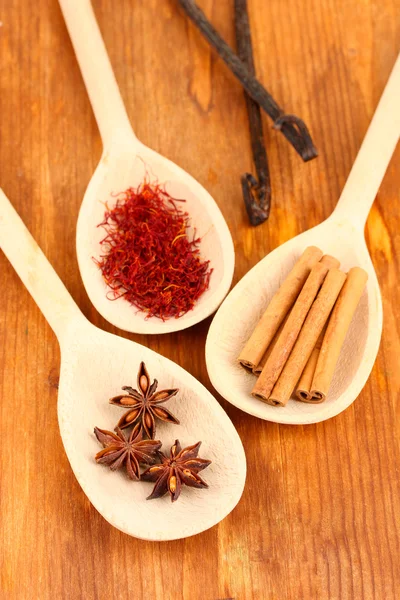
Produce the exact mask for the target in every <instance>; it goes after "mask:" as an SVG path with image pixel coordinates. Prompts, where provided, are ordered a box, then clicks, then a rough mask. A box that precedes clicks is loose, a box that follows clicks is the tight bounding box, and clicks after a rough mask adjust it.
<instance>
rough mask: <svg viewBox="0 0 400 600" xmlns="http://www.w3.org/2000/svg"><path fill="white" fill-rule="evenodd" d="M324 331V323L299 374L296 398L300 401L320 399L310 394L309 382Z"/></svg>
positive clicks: (310, 401)
mask: <svg viewBox="0 0 400 600" xmlns="http://www.w3.org/2000/svg"><path fill="white" fill-rule="evenodd" d="M325 332H326V325H325V327H324V328H323V330H322V331H321V333H320V335H319V338H318V340H317V343H316V344H315V346H314V348H313V351H312V352H311V355H310V358H309V359H308V361H307V364H306V366H305V367H304V370H303V372H302V374H301V377H300V379H299V381H298V382H297V385H296V393H295V396H296V400H301V402H309V403H313V402H314V403H317V402H321V400H317V398H313V397H312V395H311V384H312V380H313V377H314V373H315V367H316V366H317V362H318V356H319V353H320V350H321V346H322V341H323V339H324V335H325Z"/></svg>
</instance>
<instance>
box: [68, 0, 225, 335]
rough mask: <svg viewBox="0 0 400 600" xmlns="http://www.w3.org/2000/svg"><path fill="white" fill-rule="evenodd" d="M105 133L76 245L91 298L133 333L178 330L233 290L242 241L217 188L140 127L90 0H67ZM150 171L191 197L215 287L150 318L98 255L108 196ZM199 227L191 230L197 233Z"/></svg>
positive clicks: (72, 31)
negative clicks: (237, 242) (168, 314)
mask: <svg viewBox="0 0 400 600" xmlns="http://www.w3.org/2000/svg"><path fill="white" fill-rule="evenodd" d="M59 3H60V6H61V9H62V12H63V15H64V18H65V22H66V24H67V28H68V31H69V34H70V37H71V40H72V43H73V46H74V49H75V53H76V57H77V60H78V63H79V66H80V68H81V71H82V75H83V79H84V81H85V85H86V88H87V91H88V94H89V98H90V101H91V104H92V107H93V111H94V113H95V117H96V120H97V123H98V126H99V129H100V133H101V137H102V140H103V147H104V151H103V155H102V158H101V160H100V163H99V165H98V167H97V169H96V171H95V173H94V175H93V177H92V179H91V181H90V183H89V185H88V188H87V191H86V193H85V196H84V199H83V202H82V206H81V210H80V213H79V218H78V225H77V237H76V248H77V255H78V263H79V269H80V272H81V276H82V280H83V283H84V286H85V288H86V291H87V293H88V296H89V298H90V300H91V302H92V303H93V304H94V306H95V307H96V309H97V310H98V311H99V313H100V314H101V315H102V316H103V317H104V318H105V319H106V320H107V321H109V322H110V323H112V324H113V325H115V326H117V327H119V328H120V329H124V330H126V331H131V332H133V333H149V334H158V333H170V332H173V331H179V330H181V329H185V328H187V327H190V326H192V325H194V324H196V323H198V322H200V321H202V320H203V319H205V318H206V317H208V316H209V315H210V314H212V313H213V312H215V310H216V309H217V308H218V306H219V305H220V303H221V302H222V300H223V298H224V297H225V296H226V294H227V293H228V290H229V287H230V285H231V282H232V276H233V269H234V248H233V242H232V237H231V234H230V232H229V229H228V226H227V224H226V222H225V220H224V217H223V216H222V213H221V211H220V210H219V208H218V206H217V204H216V202H215V201H214V199H213V198H212V197H211V196H210V194H209V193H208V192H207V191H206V190H205V189H204V188H203V187H202V186H201V185H200V184H199V183H198V182H197V181H196V180H195V179H194V178H193V177H191V176H190V175H189V174H188V173H186V172H185V171H184V170H183V169H181V168H180V167H178V166H177V165H176V164H174V163H173V162H172V161H170V160H168V159H167V158H165V157H163V156H161V155H160V154H158V153H157V152H155V151H154V150H151V149H150V148H148V147H146V146H145V145H144V144H142V143H141V142H140V141H139V140H138V139H137V138H136V136H135V135H134V133H133V130H132V127H131V124H130V122H129V119H128V116H127V113H126V110H125V107H124V104H123V101H122V98H121V95H120V92H119V89H118V85H117V82H116V80H115V77H114V74H113V71H112V67H111V64H110V61H109V58H108V55H107V51H106V48H105V46H104V42H103V40H102V37H101V33H100V30H99V28H98V25H97V22H96V18H95V15H94V13H93V10H92V6H91V3H90V0H59ZM145 177H147V178H148V179H149V181H150V183H151V182H152V181H155V182H157V183H159V184H162V185H163V186H165V189H166V191H167V192H168V193H170V195H171V196H172V197H174V198H179V199H184V200H186V203H185V204H183V205H182V208H183V209H184V210H185V211H186V212H188V214H189V217H190V224H191V227H192V228H195V229H196V236H197V237H200V238H201V243H200V252H201V256H202V258H203V259H205V260H210V267H211V268H212V269H213V272H212V275H211V279H210V286H209V289H208V290H207V291H206V292H204V294H202V296H201V297H200V298H199V300H198V301H197V302H196V304H195V306H194V308H193V309H192V310H191V311H189V312H188V313H186V314H185V315H183V316H182V317H179V318H178V319H168V320H167V321H165V322H163V321H162V320H161V319H158V318H156V317H152V318H151V319H146V314H145V313H144V312H140V311H138V310H137V309H136V308H135V307H134V306H132V305H130V304H129V303H128V302H127V301H126V300H125V299H124V298H120V299H118V300H115V301H110V300H109V299H108V298H107V294H108V292H109V291H110V289H109V288H108V287H107V285H106V284H105V282H104V280H103V278H102V275H101V271H100V269H99V268H98V267H97V266H96V264H95V262H94V260H93V258H98V257H99V255H100V254H101V253H102V252H101V248H100V240H101V239H102V237H104V231H103V230H102V229H101V228H97V225H98V224H99V223H101V222H102V221H103V220H104V212H105V208H104V203H105V202H108V205H109V206H110V207H111V208H112V205H113V194H116V193H119V192H123V191H124V190H126V189H127V188H129V187H134V188H136V187H138V185H139V184H140V183H143V181H144V179H145ZM191 233H192V232H191V231H189V232H188V235H189V236H190V235H191Z"/></svg>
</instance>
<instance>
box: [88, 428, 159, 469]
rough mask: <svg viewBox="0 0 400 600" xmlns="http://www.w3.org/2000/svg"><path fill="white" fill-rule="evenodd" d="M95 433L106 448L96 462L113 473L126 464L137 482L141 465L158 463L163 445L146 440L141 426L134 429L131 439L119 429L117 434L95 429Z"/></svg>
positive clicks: (156, 441)
mask: <svg viewBox="0 0 400 600" xmlns="http://www.w3.org/2000/svg"><path fill="white" fill-rule="evenodd" d="M94 433H95V435H96V437H97V439H98V440H99V442H100V443H101V444H103V446H104V448H103V450H100V452H98V453H97V454H96V461H97V462H98V463H101V464H104V465H107V466H108V467H110V469H112V470H113V471H115V470H116V469H119V468H120V467H122V466H123V464H125V466H126V470H127V473H128V476H129V477H130V478H131V479H133V480H136V481H137V480H138V479H140V469H139V463H144V464H146V465H153V464H154V463H155V462H156V457H157V450H159V449H160V448H161V445H162V444H161V442H160V441H159V440H144V439H143V432H142V430H141V428H140V427H139V426H136V427H134V428H133V429H132V432H131V434H130V436H129V438H126V437H125V435H124V432H123V431H121V429H119V428H118V427H117V428H116V433H114V432H113V431H106V430H105V429H99V428H98V427H95V428H94Z"/></svg>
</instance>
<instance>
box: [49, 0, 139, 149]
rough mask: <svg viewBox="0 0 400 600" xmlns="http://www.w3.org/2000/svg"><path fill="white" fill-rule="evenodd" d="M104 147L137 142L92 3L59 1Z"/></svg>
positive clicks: (85, 1) (78, 0) (76, 0)
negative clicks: (123, 139)
mask: <svg viewBox="0 0 400 600" xmlns="http://www.w3.org/2000/svg"><path fill="white" fill-rule="evenodd" d="M59 3H60V6H61V10H62V13H63V15H64V19H65V23H66V25H67V29H68V31H69V35H70V37H71V41H72V45H73V47H74V50H75V54H76V58H77V60H78V63H79V66H80V69H81V72H82V76H83V79H84V82H85V85H86V89H87V92H88V94H89V98H90V102H91V104H92V108H93V111H94V114H95V117H96V121H97V125H98V126H99V129H100V134H101V138H102V140H103V145H104V146H106V145H108V144H110V143H111V142H112V141H113V139H114V138H115V136H116V135H125V136H128V137H130V138H131V139H132V138H133V139H135V136H134V133H133V131H132V127H131V124H130V122H129V118H128V115H127V113H126V110H125V106H124V103H123V100H122V97H121V94H120V91H119V88H118V84H117V81H116V79H115V76H114V73H113V70H112V66H111V63H110V59H109V58H108V54H107V50H106V47H105V45H104V42H103V38H102V37H101V33H100V29H99V26H98V24H97V21H96V17H95V15H94V12H93V8H92V5H91V3H90V0H59Z"/></svg>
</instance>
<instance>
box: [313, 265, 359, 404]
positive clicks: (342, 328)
mask: <svg viewBox="0 0 400 600" xmlns="http://www.w3.org/2000/svg"><path fill="white" fill-rule="evenodd" d="M367 280H368V274H367V272H366V271H364V269H361V268H360V267H353V268H352V269H350V271H349V272H348V274H347V279H346V282H345V284H344V286H343V288H342V290H341V292H340V294H339V297H338V299H337V302H336V304H335V307H334V309H333V311H332V314H331V316H330V318H329V322H328V326H327V330H326V333H325V335H324V339H323V342H322V345H321V350H320V352H319V355H318V362H317V365H316V367H315V373H314V377H313V380H312V385H311V390H310V393H311V399H312V401H314V402H322V401H324V400H325V398H326V396H327V394H328V390H329V387H330V385H331V381H332V378H333V373H334V371H335V367H336V364H337V361H338V358H339V354H340V350H341V348H342V346H343V342H344V340H345V338H346V334H347V332H348V329H349V327H350V323H351V320H352V318H353V315H354V313H355V311H356V308H357V306H358V303H359V301H360V299H361V295H362V293H363V291H364V288H365V284H366V283H367Z"/></svg>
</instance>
